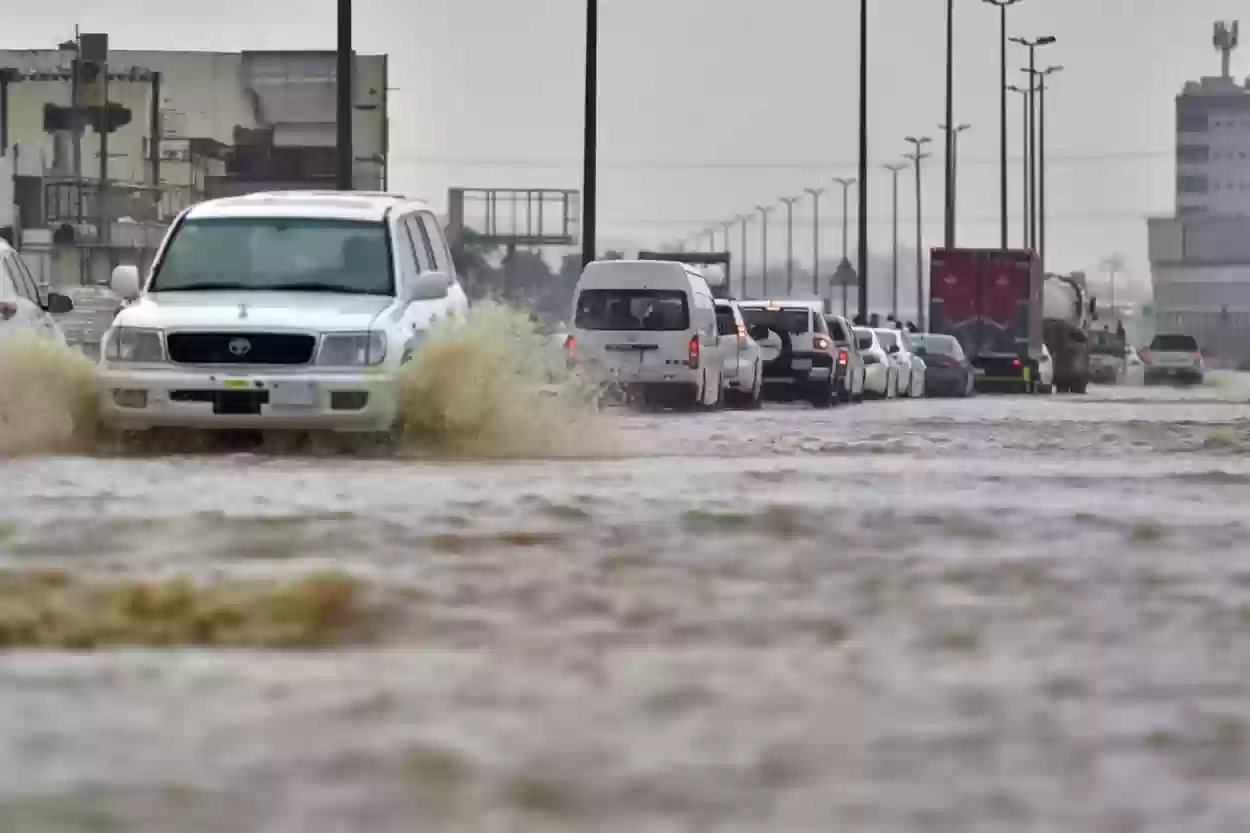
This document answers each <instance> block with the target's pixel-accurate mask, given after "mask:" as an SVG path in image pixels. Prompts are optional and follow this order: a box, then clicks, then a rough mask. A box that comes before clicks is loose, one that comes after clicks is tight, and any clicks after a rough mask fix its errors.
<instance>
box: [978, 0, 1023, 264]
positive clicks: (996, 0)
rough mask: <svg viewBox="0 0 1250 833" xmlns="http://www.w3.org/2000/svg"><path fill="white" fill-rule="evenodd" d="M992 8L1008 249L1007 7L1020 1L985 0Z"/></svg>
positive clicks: (1003, 218) (1003, 232)
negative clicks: (996, 34)
mask: <svg viewBox="0 0 1250 833" xmlns="http://www.w3.org/2000/svg"><path fill="white" fill-rule="evenodd" d="M985 2H986V3H989V4H990V5H992V6H997V7H998V11H999V16H1000V17H999V24H1000V31H1001V36H1000V38H999V50H1000V52H1001V58H1002V64H1001V77H1000V78H999V88H1000V89H999V96H1000V100H999V148H998V151H999V157H1000V166H999V183H998V192H999V212H1000V213H1001V225H1002V228H1001V230H1000V233H1001V235H1002V243H1001V248H1004V249H1005V248H1007V244H1008V240H1007V7H1008V6H1014V5H1015V4H1016V3H1019V2H1020V0H985Z"/></svg>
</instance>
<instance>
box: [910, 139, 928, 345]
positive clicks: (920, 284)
mask: <svg viewBox="0 0 1250 833" xmlns="http://www.w3.org/2000/svg"><path fill="white" fill-rule="evenodd" d="M906 141H907V142H910V143H911V145H912V146H913V147H914V148H915V151H914V152H912V153H909V154H907V155H906V158H907V159H910V160H911V161H912V162H913V163H914V164H915V166H916V326H917V327H919V328H920V331H921V332H924V331H925V309H924V217H923V216H922V215H921V212H922V210H923V202H922V200H921V188H920V163H921V162H923V161H924V160H925V159H928V158H929V156H930V155H931V154H928V153H924V152H923V151H922V150H921V148H923V147H924V146H925V145H927V144H928V143H929V142H931V141H933V140H932V139H930V138H929V137H928V136H922V137H920V138H916V137H915V136H908V137H907V139H906Z"/></svg>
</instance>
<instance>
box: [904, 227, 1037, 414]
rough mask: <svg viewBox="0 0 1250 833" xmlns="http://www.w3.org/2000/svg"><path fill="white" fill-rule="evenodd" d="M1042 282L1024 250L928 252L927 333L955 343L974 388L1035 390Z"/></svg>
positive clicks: (1033, 259) (1032, 259) (1034, 260)
mask: <svg viewBox="0 0 1250 833" xmlns="http://www.w3.org/2000/svg"><path fill="white" fill-rule="evenodd" d="M1043 281H1044V276H1043V274H1042V266H1041V263H1040V262H1039V261H1038V258H1037V255H1036V254H1035V253H1034V252H1032V251H1029V250H1027V249H933V250H931V252H930V255H929V330H930V331H931V332H934V333H944V334H947V335H952V336H955V338H957V339H959V344H960V346H961V347H963V350H964V352H965V353H966V354H967V355H968V358H969V359H970V360H971V362H972V364H973V365H974V366H975V367H977V368H979V369H980V370H981V371H982V375H981V376H980V377H979V378H978V380H977V385H978V387H1000V388H1009V389H1012V390H1020V391H1023V392H1026V393H1032V392H1035V391H1036V390H1037V388H1038V375H1037V369H1038V363H1039V361H1040V360H1041V358H1042V286H1043Z"/></svg>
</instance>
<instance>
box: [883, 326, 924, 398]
mask: <svg viewBox="0 0 1250 833" xmlns="http://www.w3.org/2000/svg"><path fill="white" fill-rule="evenodd" d="M876 333H877V338H878V339H879V340H880V341H881V344H882V346H883V347H885V349H886V352H888V353H889V354H890V360H891V361H892V362H893V363H894V366H895V367H897V368H898V395H899V396H924V363H923V362H921V361H919V360H918V359H917V358H916V356H915V354H914V353H912V351H911V339H910V334H909V333H908V332H907V331H906V330H887V329H878V330H877V331H876Z"/></svg>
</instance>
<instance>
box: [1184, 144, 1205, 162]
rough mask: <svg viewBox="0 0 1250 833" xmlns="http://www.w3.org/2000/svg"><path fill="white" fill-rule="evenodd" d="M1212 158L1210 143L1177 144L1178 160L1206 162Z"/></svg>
mask: <svg viewBox="0 0 1250 833" xmlns="http://www.w3.org/2000/svg"><path fill="white" fill-rule="evenodd" d="M1210 158H1211V146H1210V145H1177V146H1176V161H1177V162H1206V161H1208V160H1209V159H1210Z"/></svg>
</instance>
